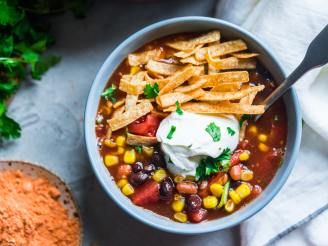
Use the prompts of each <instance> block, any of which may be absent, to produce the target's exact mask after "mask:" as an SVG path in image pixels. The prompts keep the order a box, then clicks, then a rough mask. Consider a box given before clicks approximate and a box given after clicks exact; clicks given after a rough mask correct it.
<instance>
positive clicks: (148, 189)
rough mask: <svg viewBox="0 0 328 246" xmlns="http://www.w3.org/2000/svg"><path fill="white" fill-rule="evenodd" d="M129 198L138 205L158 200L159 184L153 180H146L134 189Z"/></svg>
mask: <svg viewBox="0 0 328 246" xmlns="http://www.w3.org/2000/svg"><path fill="white" fill-rule="evenodd" d="M131 199H132V202H133V203H134V204H136V205H139V206H143V205H146V204H149V203H155V202H157V201H158V200H159V184H158V183H157V182H155V181H153V180H149V181H147V182H146V183H144V184H143V185H141V186H139V187H138V188H137V189H136V191H135V193H134V194H133V195H132V198H131Z"/></svg>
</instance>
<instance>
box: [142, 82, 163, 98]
mask: <svg viewBox="0 0 328 246" xmlns="http://www.w3.org/2000/svg"><path fill="white" fill-rule="evenodd" d="M158 93H159V87H158V84H157V83H155V84H154V85H153V86H152V85H150V84H146V86H145V89H144V94H145V97H146V98H147V99H150V98H155V97H157V95H158Z"/></svg>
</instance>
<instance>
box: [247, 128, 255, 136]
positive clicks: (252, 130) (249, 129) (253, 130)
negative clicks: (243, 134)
mask: <svg viewBox="0 0 328 246" xmlns="http://www.w3.org/2000/svg"><path fill="white" fill-rule="evenodd" d="M248 132H249V133H252V134H254V135H255V134H257V127H256V126H249V127H248Z"/></svg>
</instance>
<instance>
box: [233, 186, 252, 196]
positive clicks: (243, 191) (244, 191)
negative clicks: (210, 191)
mask: <svg viewBox="0 0 328 246" xmlns="http://www.w3.org/2000/svg"><path fill="white" fill-rule="evenodd" d="M251 191H252V190H251V188H250V187H249V185H247V184H244V183H243V184H240V185H239V186H238V187H237V188H236V192H237V193H238V195H239V196H240V198H241V199H244V198H246V197H248V196H249V195H250V194H251Z"/></svg>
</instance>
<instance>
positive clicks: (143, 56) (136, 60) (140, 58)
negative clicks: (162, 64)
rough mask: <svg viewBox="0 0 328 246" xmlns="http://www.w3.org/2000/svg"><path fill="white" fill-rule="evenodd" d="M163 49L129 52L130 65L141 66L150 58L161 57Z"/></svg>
mask: <svg viewBox="0 0 328 246" xmlns="http://www.w3.org/2000/svg"><path fill="white" fill-rule="evenodd" d="M161 54H162V51H161V50H160V49H153V50H147V51H143V52H139V53H134V54H129V55H128V63H129V65H130V66H139V65H143V64H146V63H147V62H148V61H149V60H151V59H154V60H157V59H160V58H161Z"/></svg>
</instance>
